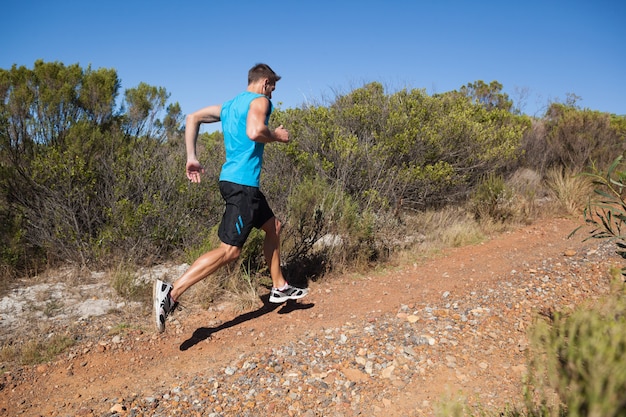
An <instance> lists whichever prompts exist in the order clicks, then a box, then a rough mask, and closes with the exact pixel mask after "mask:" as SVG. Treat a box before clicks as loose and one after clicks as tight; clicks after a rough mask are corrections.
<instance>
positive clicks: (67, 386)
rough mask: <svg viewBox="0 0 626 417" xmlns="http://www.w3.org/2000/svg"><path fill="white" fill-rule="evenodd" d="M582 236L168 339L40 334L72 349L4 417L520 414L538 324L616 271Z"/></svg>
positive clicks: (398, 269)
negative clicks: (70, 340)
mask: <svg viewBox="0 0 626 417" xmlns="http://www.w3.org/2000/svg"><path fill="white" fill-rule="evenodd" d="M579 224H580V223H579V222H578V221H577V220H573V219H564V218H556V219H543V220H540V221H538V222H537V223H535V224H533V225H529V226H524V227H519V228H517V229H515V230H512V231H509V232H506V233H503V234H500V235H497V236H494V237H493V238H491V239H489V240H488V241H485V242H483V243H480V244H476V245H472V246H467V247H462V248H451V249H446V250H443V251H441V252H440V253H438V254H436V255H435V256H432V257H429V258H428V259H424V258H423V257H422V256H421V255H420V254H417V253H416V254H415V256H414V258H413V259H408V258H407V259H406V260H404V261H402V262H398V263H397V264H396V265H393V266H389V267H387V268H385V269H384V270H379V271H375V272H369V273H367V274H347V275H342V276H333V277H328V278H325V279H323V280H321V281H319V282H312V283H310V293H309V295H308V296H307V297H306V298H304V299H302V300H300V301H299V302H297V303H296V302H292V303H288V304H285V305H279V306H273V305H269V304H268V303H266V302H264V301H266V300H267V296H264V297H262V300H260V301H259V304H258V308H257V309H253V310H251V311H247V312H240V311H237V310H236V309H235V308H234V307H233V306H232V305H229V304H222V305H219V306H213V307H211V308H209V309H202V308H201V307H200V306H198V305H189V304H188V305H186V306H185V308H184V309H182V310H181V311H177V312H176V313H175V314H174V315H173V317H172V318H171V319H170V320H169V321H168V323H167V328H166V331H165V333H163V334H157V333H155V331H154V330H153V327H152V312H151V307H150V308H148V307H146V306H145V305H143V306H137V305H134V306H131V305H130V304H129V305H122V306H118V307H117V308H116V309H115V311H113V312H110V313H109V314H106V315H104V316H99V317H91V318H86V319H85V318H83V319H81V320H79V321H71V322H69V323H68V322H67V321H66V322H63V321H59V322H55V323H56V324H49V325H48V326H47V327H46V329H45V332H47V333H50V334H51V333H54V332H56V333H61V332H66V333H68V334H72V335H73V337H74V338H76V339H79V340H78V343H77V344H76V345H74V346H73V347H72V348H71V349H69V351H66V352H64V353H62V354H61V355H59V356H58V357H57V358H56V359H55V360H54V361H51V362H49V363H44V364H40V365H34V366H11V367H8V365H7V364H6V363H5V364H3V365H2V367H3V369H2V371H3V372H4V374H3V375H0V416H16V415H29V416H39V415H41V416H66V415H68V416H69V415H86V416H104V415H108V416H112V415H120V416H126V415H207V416H230V415H242V416H244V415H246V416H247V415H259V416H260V415H304V416H316V415H320V416H321V415H324V416H352V415H362V416H376V415H384V416H431V415H435V412H436V410H437V409H439V410H440V409H441V407H442V406H441V404H442V403H443V402H445V400H446V399H448V400H450V399H453V400H454V399H460V400H461V401H463V402H464V403H466V404H469V405H470V406H472V407H479V408H481V409H487V410H501V411H502V410H504V408H505V407H507V406H509V407H510V406H511V405H515V404H520V403H521V401H522V387H523V383H522V380H523V376H524V374H525V372H526V370H527V369H526V359H527V358H526V354H527V353H528V343H529V342H528V338H527V332H526V331H527V329H528V327H529V326H531V325H532V321H533V320H534V319H535V318H536V317H537V315H538V314H540V313H544V314H545V313H546V310H550V311H553V310H557V309H558V310H562V309H571V308H574V307H575V306H577V305H579V304H581V303H584V302H587V301H590V300H591V301H592V300H595V299H597V298H598V297H601V296H602V295H603V294H606V292H607V291H609V286H610V285H609V281H610V279H609V272H608V271H609V268H610V267H611V265H613V266H619V265H620V259H618V258H617V256H616V255H615V254H614V249H612V246H611V245H609V244H607V243H606V242H601V241H597V240H595V241H594V240H589V241H586V242H583V241H582V240H583V237H584V236H583V233H580V234H579V235H576V236H575V237H574V238H572V239H568V238H567V236H568V235H569V233H570V232H571V231H572V230H573V229H574V228H576V227H577V226H578V225H579ZM263 300H264V301H263ZM183 303H184V300H183ZM54 326H58V327H60V328H55V327H54ZM411 332H413V333H411ZM409 333H410V335H412V336H410V335H409ZM381 335H382V336H381ZM409 336H410V337H409ZM292 350H293V351H294V353H293V354H287V353H285V352H290V351H292ZM374 352H375V353H376V354H374ZM292 356H293V358H292ZM383 357H385V359H384V360H383V359H382V358H383ZM368 361H370V364H369V365H368V364H367V362H368ZM264 362H265V363H264ZM253 363H254V364H256V365H255V366H257V369H255V370H254V371H252V370H251V366H250V364H253ZM372 364H373V365H372ZM378 364H380V366H378ZM237 377H238V379H235V378H237ZM244 377H245V378H244ZM246 384H247V385H246ZM244 385H245V389H244ZM270 385H271V387H270ZM243 391H245V392H243ZM237 395H239V396H240V398H239V399H238V400H237V401H235V400H233V398H234V397H235V396H237ZM281 398H282V399H281ZM286 403H288V405H287V404H286ZM438 407H439V408H438ZM438 415H445V412H444V414H441V411H439V414H438Z"/></svg>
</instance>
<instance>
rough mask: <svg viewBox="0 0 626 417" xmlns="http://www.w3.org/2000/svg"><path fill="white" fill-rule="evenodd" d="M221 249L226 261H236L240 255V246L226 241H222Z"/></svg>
mask: <svg viewBox="0 0 626 417" xmlns="http://www.w3.org/2000/svg"><path fill="white" fill-rule="evenodd" d="M222 250H223V252H224V261H225V262H226V263H229V262H233V261H236V260H237V259H238V258H239V256H240V255H241V248H240V247H237V246H232V245H228V244H226V243H222Z"/></svg>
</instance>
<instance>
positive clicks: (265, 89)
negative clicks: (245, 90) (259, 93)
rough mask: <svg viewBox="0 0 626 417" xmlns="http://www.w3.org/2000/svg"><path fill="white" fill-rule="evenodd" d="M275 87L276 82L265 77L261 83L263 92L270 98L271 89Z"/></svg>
mask: <svg viewBox="0 0 626 417" xmlns="http://www.w3.org/2000/svg"><path fill="white" fill-rule="evenodd" d="M275 89H276V83H272V82H270V80H268V79H266V80H265V82H264V84H263V94H264V95H266V96H267V97H268V98H272V91H274V90H275Z"/></svg>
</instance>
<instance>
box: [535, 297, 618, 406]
mask: <svg viewBox="0 0 626 417" xmlns="http://www.w3.org/2000/svg"><path fill="white" fill-rule="evenodd" d="M625 329H626V299H625V298H624V294H623V292H621V293H619V294H616V295H614V296H612V297H609V298H608V299H606V300H601V301H599V302H595V303H594V307H592V308H579V309H577V310H576V311H574V312H573V313H572V314H560V313H557V314H555V315H554V317H553V318H552V320H551V321H547V320H539V321H538V322H537V323H536V325H535V326H534V328H533V330H532V332H531V343H532V346H533V356H532V359H531V362H530V367H529V375H530V379H529V390H530V391H531V392H532V391H534V394H535V395H536V398H533V397H532V396H530V395H529V398H528V409H529V410H533V412H534V413H535V414H533V415H542V416H560V415H567V416H569V417H578V416H589V417H618V416H625V415H626V331H625ZM552 394H555V395H556V398H554V397H553V396H552ZM536 400H538V401H536ZM537 402H538V403H539V404H537Z"/></svg>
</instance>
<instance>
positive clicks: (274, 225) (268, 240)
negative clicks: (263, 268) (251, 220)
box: [261, 217, 287, 288]
mask: <svg viewBox="0 0 626 417" xmlns="http://www.w3.org/2000/svg"><path fill="white" fill-rule="evenodd" d="M281 226H282V225H281V223H280V221H279V220H278V219H277V218H276V217H272V218H271V219H269V220H268V221H267V222H265V224H264V225H263V226H262V227H261V230H263V231H264V232H265V240H264V241H263V254H264V255H265V262H267V266H268V267H269V268H270V275H271V277H272V286H273V287H274V288H281V287H283V286H284V285H285V284H286V283H287V281H285V278H284V277H283V271H282V269H281V267H280V229H281Z"/></svg>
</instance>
